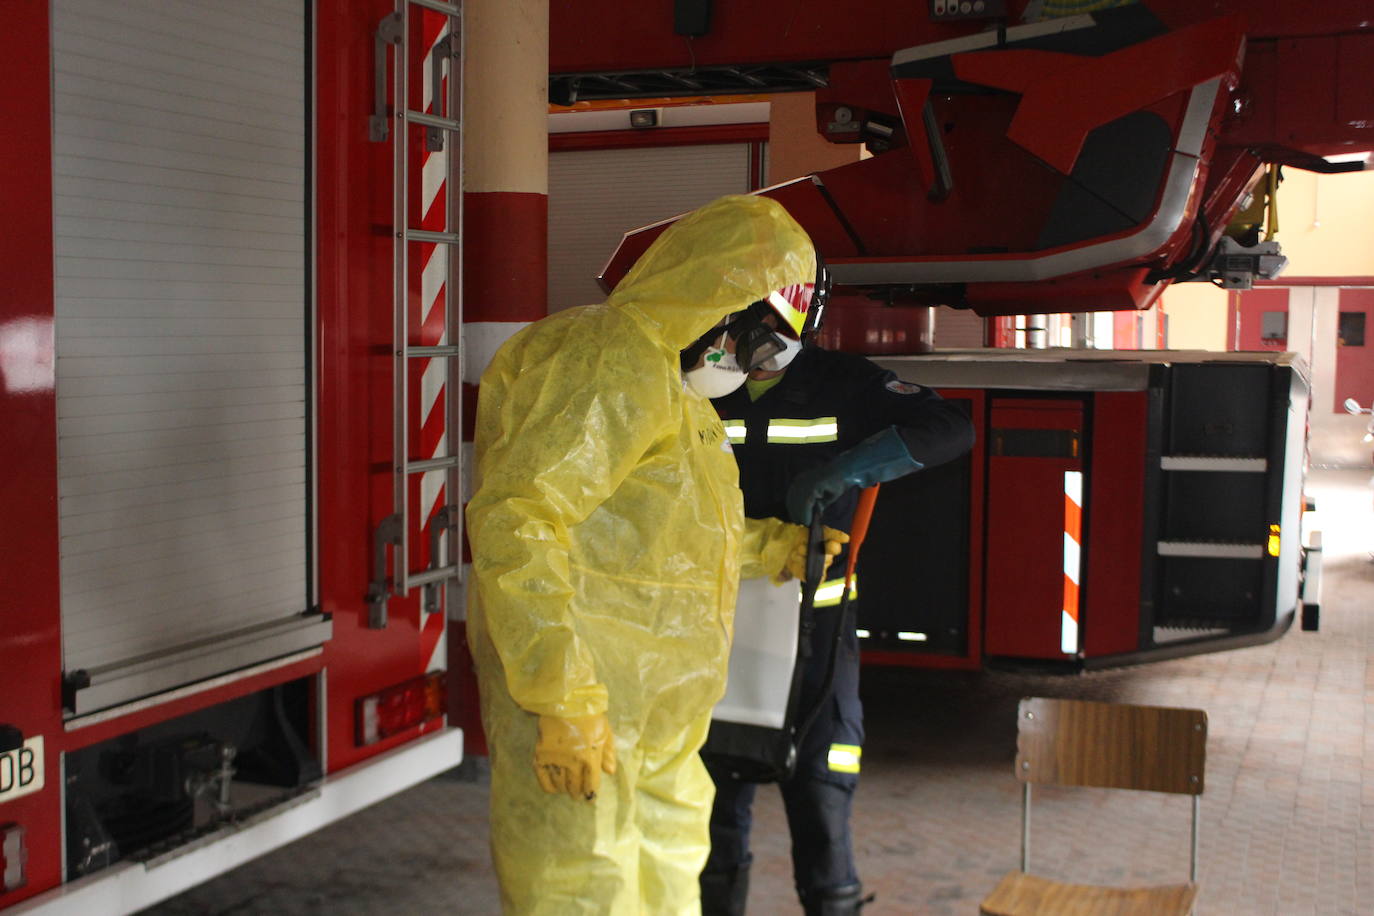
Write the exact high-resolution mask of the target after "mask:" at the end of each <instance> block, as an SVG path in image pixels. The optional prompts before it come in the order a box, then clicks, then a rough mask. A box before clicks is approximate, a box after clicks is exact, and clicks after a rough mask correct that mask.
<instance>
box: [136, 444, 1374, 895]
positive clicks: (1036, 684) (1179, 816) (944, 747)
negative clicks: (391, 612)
mask: <svg viewBox="0 0 1374 916" xmlns="http://www.w3.org/2000/svg"><path fill="white" fill-rule="evenodd" d="M1368 475H1369V472H1368V471H1365V472H1317V473H1315V474H1314V475H1313V480H1312V486H1311V488H1310V489H1311V491H1312V492H1313V494H1314V495H1315V497H1316V499H1317V500H1318V506H1319V508H1320V509H1321V510H1322V511H1321V515H1322V527H1323V529H1324V531H1325V535H1326V564H1325V569H1326V580H1325V594H1324V602H1323V603H1324V609H1323V618H1322V629H1321V632H1320V633H1302V632H1298V631H1296V630H1295V631H1293V632H1290V633H1289V634H1288V635H1286V636H1285V637H1284V638H1282V639H1281V640H1279V641H1278V642H1277V643H1274V644H1272V645H1268V646H1261V647H1258V648H1254V649H1245V650H1240V651H1235V652H1229V653H1223V654H1219V655H1210V656H1200V657H1197V658H1191V659H1183V660H1179V661H1174V662H1167V663H1163V664H1158V665H1153V666H1149V667H1145V668H1137V669H1124V670H1117V671H1110V672H1102V673H1098V674H1092V675H1087V676H1084V677H1079V678H1072V679H1048V678H1037V677H1028V676H1016V675H1005V674H988V675H977V676H972V675H950V674H937V673H928V672H909V671H899V670H870V671H865V674H864V678H865V686H864V693H865V702H866V705H867V716H868V731H869V738H868V744H867V746H866V748H865V753H864V779H863V782H862V784H861V786H860V789H859V795H858V799H857V811H856V816H855V831H856V842H857V845H858V855H859V862H860V870H861V873H862V875H863V878H864V881H865V883H866V884H867V885H868V887H869V888H870V889H871V890H873V891H876V892H877V895H878V897H877V901H876V902H875V903H874V904H873V905H872V906H871V907H869V908H868V909H866V910H865V914H866V916H867V914H869V913H872V914H874V916H880V914H915V913H923V914H925V913H928V914H955V913H959V914H973V913H976V912H977V903H978V900H979V899H980V898H981V897H982V896H983V895H984V894H985V893H986V892H987V891H988V890H990V889H991V887H992V886H993V885H994V884H995V883H996V881H997V879H998V877H999V876H1000V875H1001V874H1002V873H1003V872H1005V871H1007V870H1008V869H1010V868H1012V867H1014V866H1015V864H1016V861H1017V856H1018V850H1019V784H1018V783H1017V782H1016V781H1015V779H1014V778H1013V776H1012V773H1011V760H1012V755H1013V751H1014V746H1015V724H1014V720H1013V712H1014V709H1015V705H1016V702H1017V700H1018V699H1019V698H1020V697H1022V696H1025V695H1029V694H1039V695H1046V696H1062V697H1081V698H1089V699H1104V700H1119V701H1127V702H1139V703H1154V704H1162V705H1178V706H1198V707H1202V708H1204V709H1206V710H1207V712H1208V715H1209V721H1210V726H1209V745H1208V754H1209V756H1208V767H1207V792H1206V794H1205V795H1204V796H1203V802H1202V811H1203V828H1202V876H1201V883H1202V894H1201V897H1200V898H1199V902H1198V908H1197V913H1198V914H1199V916H1222V914H1237V916H1267V914H1273V916H1306V914H1321V916H1327V914H1333V916H1334V914H1357V913H1360V914H1363V913H1370V912H1374V904H1371V903H1370V902H1369V901H1370V899H1371V896H1372V895H1374V778H1370V779H1367V778H1366V777H1374V701H1372V700H1371V697H1374V692H1371V691H1372V689H1374V669H1371V668H1370V666H1369V664H1368V660H1369V657H1370V650H1371V648H1372V647H1374V646H1372V643H1374V626H1371V624H1370V617H1371V616H1374V563H1371V562H1370V557H1369V553H1368V551H1369V550H1370V549H1374V514H1372V513H1371V500H1370V490H1369V488H1368V486H1367V483H1366V482H1367V479H1368ZM1366 783H1368V787H1366ZM1121 796H1122V794H1121V793H1112V794H1110V795H1108V794H1107V793H1102V792H1097V791H1094V790H1080V791H1077V792H1073V793H1068V792H1062V791H1047V790H1042V791H1040V792H1038V793H1037V806H1036V822H1035V827H1036V830H1035V846H1034V850H1035V852H1034V857H1033V866H1034V867H1036V868H1037V869H1038V870H1042V871H1044V872H1046V873H1049V874H1052V875H1056V876H1060V877H1066V878H1081V879H1084V880H1095V881H1097V880H1100V881H1108V882H1119V883H1123V884H1125V883H1134V882H1153V881H1174V880H1180V879H1182V878H1185V877H1186V875H1187V867H1188V804H1189V803H1188V801H1187V800H1186V799H1184V798H1177V797H1172V796H1154V795H1144V796H1133V797H1132V796H1126V797H1124V798H1123V797H1121ZM485 806H486V789H485V786H484V785H483V784H482V783H481V781H480V780H479V781H476V782H464V781H459V780H455V779H451V778H442V779H436V780H433V781H431V782H428V783H425V784H423V785H420V786H418V787H416V788H415V789H412V790H411V791H409V792H406V793H404V794H402V795H400V796H398V797H396V798H394V799H391V800H389V801H387V802H384V803H382V804H380V805H377V806H375V807H374V808H371V809H369V810H367V811H364V812H362V813H360V814H358V815H355V816H354V817H352V818H350V819H348V820H346V821H344V822H341V823H339V824H336V825H334V826H333V827H330V828H328V829H326V830H324V831H321V832H320V833H318V834H316V835H314V836H311V837H308V838H306V839H304V840H301V841H300V842H298V843H296V844H294V845H293V846H290V847H288V848H287V849H285V850H283V851H280V852H278V853H276V854H274V855H273V856H270V857H268V858H267V859H265V860H259V861H257V862H254V863H250V864H249V865H246V866H244V867H243V868H240V869H239V870H237V871H235V872H233V873H231V874H229V875H226V876H224V877H222V878H219V879H217V880H215V881H212V882H210V883H209V884H206V885H204V886H202V887H200V888H198V889H196V890H193V891H190V892H188V893H186V894H183V895H182V896H180V897H177V898H175V899H173V900H170V901H168V902H166V903H164V904H162V905H161V906H158V907H156V908H154V909H153V910H150V911H149V912H152V913H157V914H164V916H172V914H231V913H233V914H256V913H271V914H289V913H317V912H328V913H338V914H363V913H378V914H383V913H385V914H392V913H396V914H429V913H435V914H438V913H444V914H453V913H473V914H486V913H496V912H497V911H498V906H497V903H496V899H497V898H496V888H495V882H494V879H493V877H492V874H491V871H490V867H489V865H488V862H487V851H486V837H487V832H486V809H485ZM756 815H757V825H756V842H755V851H756V854H757V856H758V859H757V862H756V864H755V869H754V880H753V888H752V892H751V896H750V912H751V913H754V914H760V916H766V914H773V913H778V914H790V913H797V912H799V908H798V907H797V906H796V904H795V902H794V897H793V894H792V890H791V874H790V864H789V862H788V846H787V841H786V833H785V829H784V827H783V818H782V810H781V807H780V805H779V804H778V802H777V793H776V792H773V791H765V792H763V793H761V798H760V802H759V805H758V810H757V812H756ZM1361 899H1363V900H1365V901H1366V902H1365V904H1363V905H1361V904H1360V903H1359V901H1360V900H1361Z"/></svg>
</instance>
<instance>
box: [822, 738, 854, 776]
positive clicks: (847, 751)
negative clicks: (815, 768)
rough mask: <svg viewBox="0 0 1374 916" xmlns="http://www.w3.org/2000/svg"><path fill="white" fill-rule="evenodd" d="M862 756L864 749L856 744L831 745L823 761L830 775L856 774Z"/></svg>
mask: <svg viewBox="0 0 1374 916" xmlns="http://www.w3.org/2000/svg"><path fill="white" fill-rule="evenodd" d="M863 755H864V749H863V748H861V747H859V746H858V745H857V744H832V745H830V753H829V754H827V755H826V758H825V760H826V763H828V764H829V765H830V771H831V772H832V773H857V772H859V761H860V760H861V759H862V758H863Z"/></svg>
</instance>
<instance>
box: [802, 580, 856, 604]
mask: <svg viewBox="0 0 1374 916" xmlns="http://www.w3.org/2000/svg"><path fill="white" fill-rule="evenodd" d="M843 597H844V577H843V576H841V577H840V578H838V579H827V580H825V581H824V582H822V583H821V584H820V585H819V586H818V587H817V588H816V601H815V603H814V604H812V605H811V606H812V607H834V606H835V605H837V604H839V603H840V599H841V598H843ZM858 597H859V580H858V578H857V577H855V578H854V579H851V580H850V582H849V600H850V601H855V600H857V599H858Z"/></svg>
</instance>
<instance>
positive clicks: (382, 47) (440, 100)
mask: <svg viewBox="0 0 1374 916" xmlns="http://www.w3.org/2000/svg"><path fill="white" fill-rule="evenodd" d="M412 7H418V8H420V9H421V10H428V11H431V12H434V13H438V14H441V15H442V16H444V17H446V19H447V22H446V24H445V27H444V29H443V31H442V32H441V35H440V37H439V39H438V41H436V42H435V43H434V44H433V45H432V46H431V47H425V48H420V49H419V50H420V52H421V53H422V54H425V55H427V56H428V58H429V59H428V61H427V62H425V66H423V67H422V68H421V69H422V74H423V75H422V80H424V79H428V81H429V86H428V88H429V89H430V93H429V95H430V99H431V103H430V104H429V106H428V107H429V108H430V109H431V111H422V110H419V108H422V107H426V106H424V105H422V106H419V107H417V106H415V105H413V104H412V99H411V95H410V93H411V86H410V83H411V79H410V70H411V53H412V51H413V49H412V44H413V42H412V39H413V38H414V35H413V28H412V27H413V26H414V25H415V20H414V19H413V18H412V17H413V11H412ZM421 17H422V18H421V20H420V22H421V24H422V25H423V24H424V23H426V22H428V21H430V17H424V16H423V14H421ZM421 32H422V34H428V33H426V32H424V30H423V28H422V29H421ZM462 36H463V32H462V3H461V0H455V2H444V0H397V3H396V9H395V11H394V12H392V13H389V14H387V15H386V16H384V17H382V20H381V22H380V23H379V24H378V26H377V30H376V35H375V43H374V74H373V75H374V90H375V91H374V105H373V113H372V117H371V118H370V119H369V122H368V135H369V137H368V138H369V140H371V141H372V142H374V143H385V142H387V141H388V140H390V142H391V146H392V163H393V184H392V194H393V206H392V235H393V245H392V252H393V253H392V272H393V284H392V310H393V330H392V341H391V343H392V347H391V352H392V356H393V358H392V389H393V429H392V462H391V472H392V510H393V511H392V514H391V515H389V516H387V517H386V518H385V519H383V520H382V522H381V523H380V524H378V526H377V529H376V531H375V532H374V535H373V555H372V580H371V583H370V585H369V587H368V594H367V602H368V626H369V627H370V628H372V629H382V628H385V627H386V625H387V605H388V603H389V601H390V600H391V598H392V597H405V596H406V595H408V594H409V593H410V590H411V589H412V588H423V589H424V603H423V608H424V611H426V612H430V613H432V612H435V611H438V610H439V608H440V601H439V596H440V593H441V590H442V589H443V587H444V584H445V583H446V582H448V581H449V580H457V579H459V578H460V576H461V571H462V565H461V563H460V562H459V556H458V550H459V548H458V545H459V544H460V543H461V538H460V537H459V533H460V531H461V516H462V513H461V512H460V511H459V500H458V495H457V494H458V493H459V492H460V489H459V487H460V481H461V472H462V455H461V451H459V449H460V448H461V446H460V444H459V440H461V430H462V417H461V407H460V406H459V405H460V404H461V398H460V397H459V396H458V392H459V391H460V387H459V386H460V385H461V381H462V379H461V376H460V374H459V371H458V368H459V359H460V355H461V350H462V348H461V346H459V345H458V343H457V333H458V330H459V328H461V326H462V299H461V288H460V285H459V284H460V278H461V276H462V246H461V241H462V194H461V193H460V191H459V189H458V187H457V185H458V184H459V182H460V181H461V176H462V174H463V163H462V149H463V143H462V117H461V105H462V102H461V100H462V85H461V83H462V76H461V74H462V66H461V61H462V45H463V37H462ZM389 51H390V52H391V53H390V56H391V57H392V66H391V76H390V79H389V80H388V76H387V72H388V70H387V60H388V52H389ZM446 65H447V66H446ZM445 71H447V76H448V79H447V81H445V79H444V76H445ZM388 82H390V90H391V91H390V97H391V99H393V100H394V102H393V103H392V104H391V105H388V85H387V84H388ZM410 125H419V126H420V127H423V128H424V148H425V151H426V153H428V154H430V155H444V156H446V161H445V162H444V163H443V164H441V168H442V175H443V187H444V192H443V193H444V195H445V209H444V214H445V220H444V222H445V225H444V226H443V227H442V229H440V230H435V229H425V228H420V227H416V226H413V225H412V220H411V213H410V207H409V201H410V192H411V190H412V189H411V187H410V183H411V179H412V175H411V171H412V170H411V161H410V157H411V153H412V150H411V129H410ZM422 171H423V170H422ZM423 206H424V200H423V194H422V195H421V207H422V208H423ZM420 216H421V219H422V220H423V217H424V213H423V211H422V212H421V214H420ZM417 242H427V243H431V244H433V245H435V246H436V248H435V250H434V253H433V256H438V255H439V254H440V253H441V252H442V253H444V254H445V257H446V264H445V270H444V274H445V275H444V294H443V297H442V298H443V304H442V306H436V307H442V309H443V315H442V318H443V324H442V327H443V328H444V331H443V334H442V337H441V340H440V343H438V344H437V345H432V346H420V345H414V344H412V343H411V331H412V328H411V323H410V311H409V305H410V289H411V266H412V264H411V262H412V258H411V257H410V255H411V251H410V247H409V246H410V245H412V244H413V243H417ZM422 290H423V285H422ZM428 305H429V303H427V302H424V301H423V299H422V301H421V303H420V308H421V318H422V321H423V318H424V309H425V308H427V307H428ZM417 360H430V361H437V363H438V364H439V365H442V366H443V372H442V378H443V388H442V395H441V397H442V400H443V403H442V405H436V407H435V408H434V409H436V410H437V409H442V410H443V412H444V427H443V429H444V432H443V434H442V436H441V439H440V442H441V443H443V444H444V445H445V448H444V449H442V453H440V454H434V455H430V456H428V457H420V458H416V457H414V456H412V455H411V453H410V438H411V433H412V425H411V416H410V413H411V406H410V398H411V385H410V374H411V370H412V366H415V365H417V363H416V361H417ZM421 402H422V403H421V410H422V411H423V410H424V404H423V398H422V399H421ZM424 419H425V418H424V417H423V416H421V417H419V418H418V423H419V424H423V422H424ZM420 428H421V427H420V426H419V425H417V426H415V427H414V429H415V430H419V429H420ZM435 473H442V474H443V487H444V490H443V492H444V494H445V501H444V502H445V504H444V505H442V506H440V507H439V509H438V510H437V511H436V512H435V514H434V516H433V518H432V519H430V520H429V526H430V529H429V565H428V568H426V569H423V570H419V571H414V570H412V569H411V568H410V563H411V556H412V551H411V544H410V540H411V536H412V531H411V527H412V525H413V524H414V522H415V520H412V518H411V512H410V489H411V481H412V479H413V478H415V477H416V476H417V475H426V474H435ZM423 490H424V487H423V486H422V487H421V491H422V492H423ZM427 509H428V506H427V505H426V504H425V500H423V499H422V500H421V503H420V513H421V517H420V518H419V519H418V522H419V524H418V529H417V530H419V531H423V530H424V527H425V523H426V519H425V518H424V514H425V512H426V511H427ZM388 548H390V554H391V574H390V576H389V577H388V574H387V553H388Z"/></svg>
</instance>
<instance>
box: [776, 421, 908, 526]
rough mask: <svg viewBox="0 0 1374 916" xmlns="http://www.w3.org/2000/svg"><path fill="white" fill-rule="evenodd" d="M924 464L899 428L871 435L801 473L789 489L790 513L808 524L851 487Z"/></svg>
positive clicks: (899, 474)
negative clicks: (915, 454) (918, 459)
mask: <svg viewBox="0 0 1374 916" xmlns="http://www.w3.org/2000/svg"><path fill="white" fill-rule="evenodd" d="M923 467H925V465H923V464H922V463H921V462H919V461H917V460H916V459H915V458H912V457H911V452H910V451H908V450H907V447H906V443H905V442H903V441H902V435H901V433H899V432H898V431H897V427H895V426H889V427H888V428H887V429H885V430H883V431H882V432H880V433H875V434H874V435H872V436H869V437H868V438H867V439H865V440H864V441H862V442H860V443H859V444H858V445H856V446H854V447H853V448H851V449H850V450H849V451H847V452H845V453H844V454H842V455H840V456H838V457H837V458H834V459H833V460H831V461H830V462H829V463H828V464H823V465H821V466H820V467H818V468H812V469H811V470H809V471H804V472H803V473H801V474H798V475H797V476H796V477H795V478H794V479H793V480H792V484H791V485H790V486H789V487H788V488H787V514H788V515H790V516H792V521H794V522H796V523H797V524H799V525H809V524H810V523H811V514H812V513H813V512H817V511H821V510H824V509H825V507H826V506H828V505H830V504H831V503H833V502H834V501H835V500H837V499H839V498H840V497H841V496H842V495H843V494H844V492H845V491H846V490H848V489H849V488H851V487H871V486H873V485H874V484H878V483H887V482H888V481H889V480H896V479H897V478H898V477H904V476H906V475H907V474H910V473H911V472H912V471H919V470H920V469H921V468H923Z"/></svg>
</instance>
